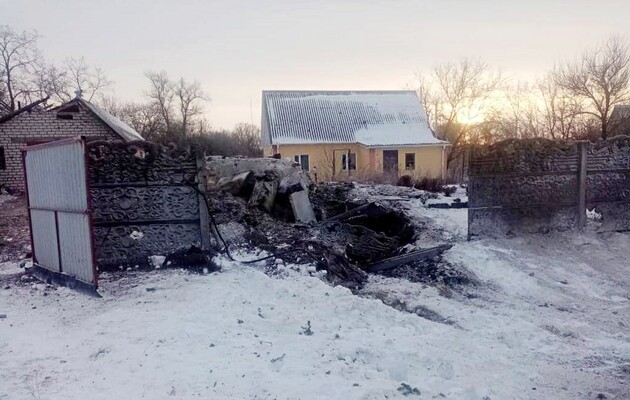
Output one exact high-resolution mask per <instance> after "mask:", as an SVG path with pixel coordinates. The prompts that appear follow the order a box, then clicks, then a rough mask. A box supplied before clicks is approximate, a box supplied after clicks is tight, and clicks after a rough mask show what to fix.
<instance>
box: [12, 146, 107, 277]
mask: <svg viewBox="0 0 630 400" xmlns="http://www.w3.org/2000/svg"><path fill="white" fill-rule="evenodd" d="M24 167H25V172H26V187H27V198H28V205H29V218H30V225H31V226H30V227H31V239H32V244H33V260H34V264H35V267H36V273H38V274H40V275H42V278H44V279H46V280H48V279H51V280H55V281H59V282H61V283H64V284H68V285H69V286H77V287H87V288H92V289H95V288H96V286H97V274H96V267H95V264H94V256H93V246H92V244H93V242H92V230H91V226H90V209H89V199H88V192H87V182H86V170H85V142H84V141H83V140H82V139H81V138H80V137H77V138H73V139H66V140H59V141H55V142H50V143H45V144H40V145H35V146H28V147H27V148H26V150H25V152H24Z"/></svg>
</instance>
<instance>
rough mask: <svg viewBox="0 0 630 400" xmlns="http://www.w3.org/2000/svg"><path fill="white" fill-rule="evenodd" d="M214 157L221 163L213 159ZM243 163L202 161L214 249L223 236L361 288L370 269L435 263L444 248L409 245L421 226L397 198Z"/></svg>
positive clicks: (264, 162) (292, 170) (279, 163)
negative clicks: (366, 194) (312, 266)
mask: <svg viewBox="0 0 630 400" xmlns="http://www.w3.org/2000/svg"><path fill="white" fill-rule="evenodd" d="M217 161H220V162H219V165H220V166H221V168H217V167H216V165H213V163H215V164H216V163H217ZM244 163H245V164H246V165H241V163H240V162H239V160H238V159H220V160H217V159H215V160H212V161H209V163H208V164H209V171H210V186H209V196H208V197H209V201H210V212H211V213H212V214H213V216H214V219H215V221H216V224H217V226H216V228H217V229H218V231H219V232H220V234H221V237H222V239H217V240H216V244H217V247H222V246H224V245H225V244H223V243H221V240H224V242H225V243H226V244H227V245H228V246H229V247H230V248H232V249H236V248H238V247H250V248H259V249H262V250H265V251H266V252H268V253H270V254H272V255H275V256H276V257H277V258H281V259H282V260H284V261H286V262H290V263H302V262H310V263H313V264H315V265H316V266H317V268H318V269H323V270H326V271H327V272H328V273H327V276H328V278H329V279H330V280H331V281H332V283H334V284H341V285H344V286H348V287H360V286H362V285H363V283H365V282H366V280H367V276H368V273H370V272H383V271H390V270H393V269H397V268H400V267H402V266H409V265H415V266H422V265H429V264H435V263H436V262H438V261H439V259H440V255H441V253H442V252H443V251H445V250H447V249H448V248H450V246H448V245H442V246H437V247H436V246H433V247H431V246H429V248H426V247H424V246H421V247H424V248H422V249H418V248H417V247H416V246H415V243H416V241H417V239H418V230H419V229H423V227H422V225H421V224H417V223H414V221H413V220H412V219H410V218H409V217H408V216H407V215H406V214H405V213H404V212H403V210H402V208H401V207H399V206H397V205H396V203H397V202H399V201H401V200H404V199H384V200H376V201H374V200H369V199H365V198H358V197H355V196H353V195H352V191H353V189H354V188H355V187H354V185H353V184H352V183H347V182H339V183H325V184H314V183H312V182H311V181H310V179H309V177H308V175H307V174H305V173H304V172H303V171H301V169H300V168H299V166H297V165H294V164H293V163H290V162H287V161H283V160H270V159H260V161H259V163H258V164H256V163H253V161H252V159H247V160H244ZM226 164H228V165H229V168H226V167H225V165H226ZM215 233H216V232H215ZM273 260H274V257H271V258H270V259H269V261H268V268H270V269H273V268H274V265H275V263H274V262H273Z"/></svg>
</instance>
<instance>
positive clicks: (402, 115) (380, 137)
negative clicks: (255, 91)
mask: <svg viewBox="0 0 630 400" xmlns="http://www.w3.org/2000/svg"><path fill="white" fill-rule="evenodd" d="M262 119H263V121H262V135H263V137H262V140H263V144H265V145H270V144H309V143H360V144H363V145H365V146H405V145H428V144H447V142H444V141H441V140H438V139H436V138H435V137H434V136H433V133H432V132H431V130H430V129H429V125H428V123H427V118H426V113H425V112H424V108H423V107H422V104H421V103H420V100H419V99H418V96H417V94H416V92H415V91H411V90H392V91H263V117H262Z"/></svg>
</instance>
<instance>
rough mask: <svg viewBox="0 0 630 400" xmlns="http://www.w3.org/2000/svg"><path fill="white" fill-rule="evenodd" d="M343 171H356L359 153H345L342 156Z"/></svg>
mask: <svg viewBox="0 0 630 400" xmlns="http://www.w3.org/2000/svg"><path fill="white" fill-rule="evenodd" d="M341 169H342V170H344V171H356V170H357V153H349V154H348V153H343V154H342V155H341Z"/></svg>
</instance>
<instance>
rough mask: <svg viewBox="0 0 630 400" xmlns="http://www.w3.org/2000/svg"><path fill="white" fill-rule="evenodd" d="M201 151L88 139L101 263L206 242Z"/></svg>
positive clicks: (134, 259) (137, 258)
mask: <svg viewBox="0 0 630 400" xmlns="http://www.w3.org/2000/svg"><path fill="white" fill-rule="evenodd" d="M202 165H203V156H202V155H200V154H196V153H195V152H194V151H191V150H189V149H181V148H177V147H174V146H173V147H165V146H160V145H157V144H155V143H150V142H132V143H113V142H102V141H98V142H91V143H90V144H89V145H88V177H89V184H90V195H91V199H92V204H93V210H94V211H93V217H94V238H95V242H96V254H97V261H98V263H99V265H102V266H116V265H130V264H137V263H143V262H146V261H147V257H148V256H151V255H168V254H170V253H174V252H177V251H183V250H186V249H188V248H190V247H191V246H197V247H200V248H207V247H208V246H209V226H208V218H207V209H206V206H205V201H204V199H203V197H202V196H201V195H200V194H199V190H201V191H204V190H205V182H203V176H202V174H201V173H199V171H200V170H201V166H202Z"/></svg>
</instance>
